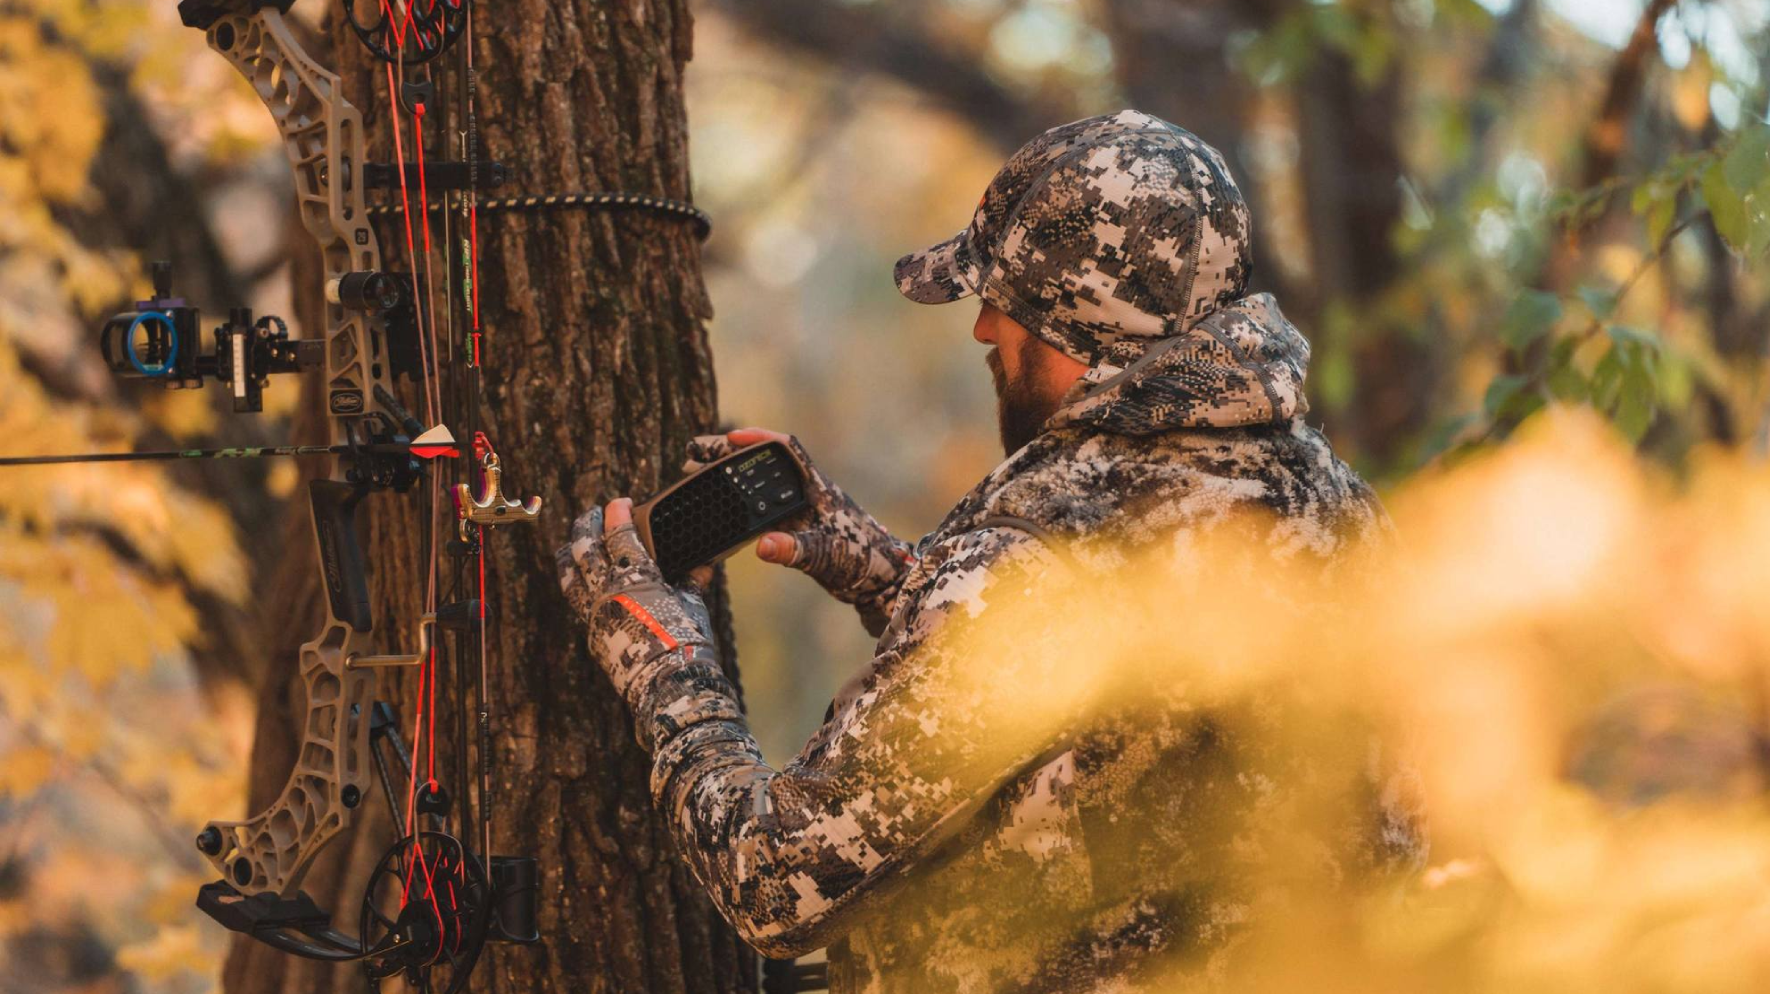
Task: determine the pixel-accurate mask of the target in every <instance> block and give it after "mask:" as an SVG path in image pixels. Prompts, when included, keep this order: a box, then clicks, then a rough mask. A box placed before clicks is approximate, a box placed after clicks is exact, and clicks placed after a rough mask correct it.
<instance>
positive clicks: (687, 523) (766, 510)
mask: <svg viewBox="0 0 1770 994" xmlns="http://www.w3.org/2000/svg"><path fill="white" fill-rule="evenodd" d="M805 507H806V503H805V484H804V481H803V480H802V479H801V478H800V475H799V467H798V464H797V463H795V462H794V461H793V457H792V455H791V454H790V453H789V452H788V451H787V449H786V447H785V446H783V445H781V444H779V443H777V442H767V443H764V444H762V445H759V446H752V447H750V448H747V449H744V450H742V451H740V452H736V453H734V454H732V455H730V456H727V457H725V458H724V459H721V460H720V461H718V462H716V463H713V464H711V465H709V466H706V467H705V468H703V469H702V470H701V471H700V472H698V473H696V474H695V475H694V476H692V477H689V478H688V479H687V480H685V481H683V482H682V483H681V484H680V485H679V486H677V487H676V489H674V490H672V491H670V492H669V493H667V494H665V495H664V496H663V497H662V498H660V499H659V500H658V502H657V504H655V505H654V506H653V507H652V508H651V512H650V519H649V520H650V532H651V543H652V556H653V558H654V559H655V560H656V561H657V564H658V569H659V570H660V571H662V572H663V574H664V579H666V580H668V581H670V582H671V583H676V582H678V581H680V580H681V579H682V578H683V577H684V576H686V575H687V574H688V571H689V570H691V569H694V568H695V567H696V566H700V565H703V564H705V563H710V562H713V561H714V560H716V559H718V558H719V557H720V556H722V555H724V554H726V553H727V552H730V551H731V550H732V549H734V548H736V547H737V546H739V545H741V544H743V543H744V542H746V541H748V540H749V539H751V538H754V537H755V536H757V535H759V534H761V533H762V532H764V531H766V530H768V528H769V527H770V526H772V525H774V524H776V523H778V522H780V521H781V520H782V519H784V518H788V517H791V516H793V515H794V514H797V513H799V512H800V511H802V510H804V509H805Z"/></svg>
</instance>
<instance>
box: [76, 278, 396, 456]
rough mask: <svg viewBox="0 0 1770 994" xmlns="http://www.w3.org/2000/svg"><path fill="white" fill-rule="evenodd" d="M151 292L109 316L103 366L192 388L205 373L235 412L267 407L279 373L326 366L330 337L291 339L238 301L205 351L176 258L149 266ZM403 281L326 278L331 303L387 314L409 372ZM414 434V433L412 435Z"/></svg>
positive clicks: (392, 346) (276, 322) (102, 337)
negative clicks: (177, 288) (179, 290)
mask: <svg viewBox="0 0 1770 994" xmlns="http://www.w3.org/2000/svg"><path fill="white" fill-rule="evenodd" d="M152 272H153V280H154V295H153V297H151V298H150V299H148V300H138V301H136V302H135V309H134V310H132V311H123V312H121V313H118V314H113V315H111V318H110V320H108V321H106V322H105V323H104V327H103V328H102V329H101V330H100V331H99V334H98V347H99V351H100V352H101V353H102V354H103V356H104V361H105V365H107V366H109V367H110V369H111V372H112V373H114V374H116V375H117V376H118V377H119V378H122V379H128V380H137V379H145V380H153V381H156V382H158V383H160V384H162V385H163V386H165V388H166V389H168V390H193V389H198V388H201V387H202V386H203V382H204V379H205V378H209V379H214V380H217V381H219V382H220V383H222V384H225V385H226V386H227V387H228V389H229V392H230V393H231V394H232V396H233V403H234V413H236V414H257V413H259V412H260V411H263V410H264V388H265V387H266V386H267V385H269V383H270V378H271V377H272V376H273V375H276V374H279V373H299V372H302V371H303V370H308V369H318V368H320V367H321V366H323V365H325V358H326V356H325V349H326V345H325V342H323V341H321V340H320V339H292V338H290V337H289V327H288V325H287V324H285V323H284V322H283V319H282V318H280V317H278V316H276V315H274V314H266V315H264V316H263V317H261V318H259V319H258V320H257V321H253V320H252V310H251V308H247V307H235V308H233V309H232V310H230V311H228V316H227V321H226V322H225V323H223V324H220V325H217V326H216V328H215V332H214V341H215V345H214V349H213V350H212V351H210V352H209V353H207V354H205V353H204V351H203V329H202V312H201V311H199V310H198V309H197V308H195V307H192V306H191V305H190V304H189V303H188V302H187V301H186V300H185V299H184V298H183V297H180V296H177V295H175V294H174V293H173V292H172V264H171V263H170V262H156V263H154V264H153V267H152ZM401 286H402V284H401V282H400V281H399V279H398V278H396V276H395V275H394V274H390V273H380V272H355V273H345V274H344V275H342V276H339V277H335V278H333V279H331V280H328V281H327V282H326V301H327V303H331V304H336V305H338V306H340V307H344V308H346V309H348V310H353V311H361V312H364V313H367V314H374V315H379V316H381V317H383V319H384V320H385V321H386V322H387V331H388V336H387V337H388V347H389V350H390V359H391V361H392V364H393V367H394V372H395V373H396V374H398V373H409V372H410V367H411V366H412V364H413V362H414V359H413V358H412V356H411V355H410V352H411V347H410V342H411V339H412V336H413V335H415V334H416V331H415V322H414V320H413V313H412V308H411V306H410V304H409V303H408V302H407V300H406V294H405V293H403V292H402V290H401ZM414 434H415V433H414Z"/></svg>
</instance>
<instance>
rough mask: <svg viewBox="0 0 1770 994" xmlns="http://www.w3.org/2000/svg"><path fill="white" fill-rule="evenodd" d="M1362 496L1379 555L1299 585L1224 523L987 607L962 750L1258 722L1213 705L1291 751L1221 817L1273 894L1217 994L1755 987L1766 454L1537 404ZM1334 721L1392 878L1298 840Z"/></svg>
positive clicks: (1316, 813)
mask: <svg viewBox="0 0 1770 994" xmlns="http://www.w3.org/2000/svg"><path fill="white" fill-rule="evenodd" d="M1391 507H1392V510H1393V512H1394V517H1395V521H1396V525H1397V534H1398V538H1397V541H1396V542H1395V545H1394V548H1392V549H1389V550H1385V551H1384V552H1383V553H1382V554H1381V555H1379V556H1377V557H1375V558H1374V559H1373V560H1371V561H1370V562H1368V563H1364V564H1361V569H1360V570H1358V571H1355V572H1345V571H1342V572H1341V573H1340V574H1337V575H1336V576H1335V577H1333V578H1332V579H1331V580H1330V581H1329V582H1328V583H1327V585H1326V586H1323V584H1322V581H1321V580H1320V578H1319V576H1318V575H1317V574H1314V573H1310V572H1301V571H1297V572H1293V571H1287V570H1284V569H1278V568H1275V567H1273V566H1272V565H1271V564H1270V563H1268V562H1265V561H1264V559H1263V557H1264V555H1265V553H1264V552H1263V551H1262V550H1260V549H1259V548H1255V549H1251V550H1250V549H1249V548H1248V547H1247V546H1245V545H1244V544H1242V542H1243V540H1242V537H1241V536H1242V535H1243V534H1244V532H1243V530H1242V529H1240V528H1237V527H1226V528H1224V529H1221V530H1220V531H1219V533H1218V534H1219V535H1220V536H1222V537H1221V538H1214V539H1208V540H1196V539H1194V540H1188V541H1186V542H1183V543H1176V544H1171V545H1162V546H1160V547H1156V548H1148V549H1142V550H1138V553H1137V554H1136V555H1135V556H1133V557H1130V558H1128V559H1126V561H1125V564H1124V566H1123V567H1122V568H1121V569H1120V570H1119V571H1118V572H1117V573H1116V574H1115V575H1113V577H1112V579H1111V581H1110V582H1105V583H1102V582H1099V581H1097V580H1096V581H1090V582H1092V583H1093V586H1092V587H1091V588H1089V587H1083V588H1080V589H1077V588H1075V587H1073V586H1070V585H1067V584H1066V585H1062V586H1059V587H1052V588H1041V589H1039V590H1036V591H1035V592H1034V593H1033V594H1031V595H1030V596H1029V597H1028V598H1027V599H1026V601H1025V602H1023V603H1011V605H1010V606H1009V607H1008V608H1007V609H1006V610H1004V611H999V610H998V609H997V606H998V605H997V604H996V603H995V602H993V601H992V607H991V610H990V611H989V612H985V613H984V614H983V615H981V616H980V618H979V621H978V622H977V623H976V626H975V630H973V631H971V632H968V633H967V637H969V638H975V639H976V640H977V641H978V644H979V646H980V647H981V646H991V645H993V646H999V645H1005V644H1013V645H1015V646H1016V652H1015V653H1014V654H1008V655H1014V656H1017V657H1019V658H1016V659H1013V660H1007V661H1003V656H1004V654H1003V653H999V652H995V653H987V652H982V651H981V649H980V651H979V655H978V656H977V657H976V658H980V659H991V660H992V664H991V665H990V666H984V667H979V668H978V669H977V671H976V676H977V678H978V679H979V680H981V681H983V685H981V686H978V687H972V688H970V690H969V691H968V694H967V695H966V696H969V695H970V694H975V695H979V696H982V697H983V698H985V699H990V698H992V697H993V698H994V699H995V704H994V705H993V706H995V707H999V708H1000V709H1002V713H1004V714H1012V715H1014V716H1015V718H1016V719H1017V721H1016V723H1015V725H1014V727H1012V728H1010V729H1006V730H1005V731H1004V733H1003V735H1002V737H1001V741H999V742H992V743H991V744H990V745H991V748H1000V749H1002V750H1003V753H1004V755H1007V754H1013V753H1015V752H1016V751H1017V750H1022V749H1026V748H1029V747H1030V746H1031V745H1033V744H1035V743H1036V742H1038V741H1041V740H1046V739H1048V737H1049V736H1050V735H1052V734H1053V733H1054V731H1055V730H1057V729H1060V728H1063V727H1069V724H1070V723H1072V722H1076V721H1077V720H1078V718H1077V709H1078V707H1080V709H1081V711H1082V712H1083V713H1084V714H1085V715H1088V716H1092V718H1106V719H1109V720H1110V719H1112V718H1113V716H1114V715H1125V714H1130V713H1134V711H1135V708H1136V706H1141V705H1142V704H1144V703H1146V702H1148V701H1152V700H1161V699H1173V700H1179V701H1184V702H1185V705H1184V706H1185V707H1186V708H1188V709H1193V708H1196V709H1198V711H1199V713H1201V714H1203V713H1212V714H1218V715H1236V714H1243V713H1263V714H1267V715H1269V716H1270V715H1282V720H1281V721H1280V722H1279V723H1278V729H1277V731H1276V732H1275V731H1273V730H1271V729H1270V728H1266V729H1262V728H1261V727H1260V726H1258V725H1257V724H1256V725H1253V726H1249V725H1245V724H1244V725H1231V726H1229V727H1236V728H1238V729H1240V731H1239V732H1237V734H1256V735H1265V736H1268V737H1271V736H1276V738H1277V740H1278V741H1274V742H1272V743H1271V744H1270V748H1272V749H1276V750H1279V751H1280V752H1281V753H1282V754H1284V755H1297V756H1306V757H1309V764H1308V765H1307V767H1299V769H1305V768H1306V769H1307V770H1308V771H1309V772H1308V774H1307V776H1305V777H1304V778H1303V779H1299V780H1297V781H1295V782H1288V783H1275V784H1274V785H1273V787H1272V789H1273V791H1274V794H1275V796H1284V795H1286V794H1287V793H1289V794H1294V795H1295V796H1296V797H1297V798H1298V800H1297V802H1296V803H1295V804H1294V805H1289V806H1285V807H1279V808H1274V809H1272V810H1265V809H1262V812H1261V817H1260V818H1259V819H1256V822H1257V823H1254V824H1247V825H1240V826H1238V828H1237V831H1238V833H1239V834H1240V835H1241V836H1242V837H1243V838H1245V840H1246V842H1247V844H1248V845H1250V846H1257V847H1259V848H1258V849H1257V850H1256V851H1260V852H1264V853H1268V854H1269V857H1268V858H1267V859H1265V861H1264V864H1263V865H1264V867H1265V869H1263V870H1262V871H1261V872H1262V873H1263V874H1265V875H1266V877H1265V878H1264V879H1262V880H1261V881H1255V882H1254V884H1255V885H1256V891H1258V890H1259V888H1266V889H1267V890H1268V891H1269V892H1271V893H1282V894H1283V895H1284V896H1283V898H1282V899H1281V900H1274V901H1273V903H1272V904H1271V906H1270V907H1268V906H1267V905H1265V904H1261V903H1259V902H1256V907H1257V908H1258V910H1257V912H1255V913H1252V914H1250V925H1249V931H1248V934H1247V935H1246V936H1245V937H1244V938H1243V939H1241V940H1238V941H1240V942H1242V943H1245V948H1240V949H1239V951H1238V952H1237V954H1236V955H1235V958H1234V962H1235V963H1236V964H1237V965H1236V966H1235V968H1234V970H1233V971H1232V973H1231V977H1232V978H1233V980H1234V983H1233V984H1232V987H1231V989H1235V990H1239V991H1272V992H1275V994H1276V992H1281V991H1295V990H1299V989H1311V990H1346V991H1368V990H1417V991H1434V992H1454V991H1468V992H1483V994H1485V992H1492V994H1500V992H1505V994H1518V992H1534V991H1543V992H1551V991H1554V992H1564V991H1604V992H1607V994H1632V992H1639V994H1650V992H1651V994H1665V992H1690V994H1699V992H1700V994H1731V992H1735V991H1737V992H1741V994H1743V992H1746V991H1754V990H1761V989H1762V987H1761V981H1762V979H1763V978H1764V977H1767V976H1770V810H1767V809H1766V807H1765V804H1764V787H1765V782H1764V777H1763V771H1762V768H1761V766H1760V765H1759V764H1760V762H1761V760H1760V759H1759V757H1758V756H1757V754H1756V751H1755V750H1754V749H1752V748H1751V747H1750V743H1751V742H1753V741H1761V739H1759V738H1756V737H1757V736H1761V734H1762V728H1761V727H1758V728H1754V727H1753V725H1754V722H1761V721H1762V720H1763V713H1764V712H1763V707H1764V704H1765V701H1766V690H1767V689H1770V679H1767V678H1770V612H1767V611H1764V610H1763V609H1762V598H1763V595H1764V592H1765V591H1766V590H1770V577H1767V576H1766V570H1767V569H1770V567H1767V566H1766V563H1770V468H1766V467H1765V466H1763V465H1762V464H1757V463H1747V462H1744V461H1742V460H1740V459H1738V458H1736V457H1734V456H1731V455H1727V454H1723V453H1719V452H1715V453H1708V454H1705V456H1704V457H1703V458H1702V459H1701V460H1699V461H1698V464H1697V466H1696V467H1695V469H1694V470H1693V475H1692V477H1691V478H1690V480H1689V481H1688V482H1687V483H1684V484H1680V483H1679V482H1678V481H1674V480H1673V479H1672V478H1670V477H1669V476H1668V475H1667V474H1665V473H1664V472H1662V471H1659V470H1656V469H1652V468H1649V467H1648V466H1646V465H1645V464H1643V463H1642V462H1641V461H1639V460H1638V459H1636V458H1635V457H1634V455H1633V453H1632V452H1631V450H1630V448H1629V446H1628V445H1627V444H1626V442H1625V441H1624V440H1623V439H1621V438H1620V437H1618V436H1617V434H1616V433H1615V431H1614V430H1613V429H1611V428H1610V427H1609V426H1608V425H1607V424H1606V423H1604V422H1603V421H1602V420H1601V419H1600V418H1598V417H1597V416H1596V415H1593V414H1591V413H1590V412H1584V413H1581V412H1578V411H1575V410H1571V409H1558V408H1557V409H1551V410H1550V411H1548V412H1547V413H1545V414H1543V415H1540V416H1538V417H1537V418H1536V419H1534V420H1533V421H1531V422H1529V423H1527V425H1526V426H1525V429H1524V430H1523V431H1522V432H1521V434H1520V436H1519V438H1518V440H1517V441H1516V442H1515V443H1514V444H1511V445H1509V446H1506V447H1504V448H1501V449H1498V450H1495V451H1492V452H1490V453H1488V454H1486V455H1483V456H1480V457H1477V458H1473V459H1471V460H1469V461H1468V462H1466V463H1464V464H1462V465H1459V466H1457V467H1455V468H1452V469H1448V470H1443V471H1438V472H1434V473H1431V474H1428V475H1426V476H1424V477H1422V478H1420V479H1419V480H1417V481H1415V482H1413V483H1410V484H1408V485H1406V486H1405V487H1403V488H1402V489H1401V490H1400V491H1399V492H1397V493H1396V494H1394V495H1393V496H1392V498H1391ZM1077 551H1078V553H1079V554H1081V555H1083V556H1084V557H1086V556H1098V555H1099V553H1098V552H1091V551H1089V550H1087V549H1086V548H1085V547H1083V548H1079V549H1078V550H1077ZM1090 575H1092V574H1090ZM1053 598H1055V599H1053ZM1049 618H1058V619H1065V620H1063V621H1061V622H1060V623H1059V624H1058V625H1057V626H1056V630H1053V629H1052V626H1051V625H1049V624H1048V623H1046V622H1045V621H1044V619H1049ZM1087 618H1111V619H1134V622H1133V623H1129V624H1112V625H1078V624H1076V619H1087ZM1064 629H1069V631H1064ZM1075 629H1082V630H1081V631H1076V630H1075ZM1034 633H1042V635H1043V637H1042V638H1041V640H1039V641H1037V642H1030V641H1029V635H1032V634H1034ZM996 661H1002V662H1000V664H999V665H998V664H997V662H996ZM1004 668H1006V669H1007V670H1008V672H1004ZM1030 687H1036V688H1037V690H1036V691H1031V690H1029V688H1030ZM1643 688H1646V689H1647V690H1649V691H1650V692H1648V693H1643ZM1080 720H1083V721H1086V720H1090V719H1088V718H1084V719H1080ZM1120 720H1127V719H1123V718H1121V719H1120ZM1227 720H1230V721H1233V719H1227ZM1361 728H1366V729H1373V730H1376V731H1378V732H1380V733H1381V734H1380V738H1381V739H1382V740H1384V741H1386V742H1387V743H1388V744H1387V746H1386V747H1385V748H1384V749H1383V750H1382V754H1383V755H1387V756H1391V757H1395V756H1400V757H1404V758H1405V763H1404V765H1405V767H1406V768H1407V769H1408V770H1410V771H1411V774H1410V780H1411V779H1414V778H1417V789H1418V793H1419V796H1420V798H1421V799H1422V800H1423V802H1424V803H1423V810H1424V811H1425V813H1426V823H1427V827H1428V834H1429V841H1430V843H1431V847H1432V848H1431V851H1432V854H1433V855H1432V860H1433V864H1434V865H1433V866H1431V867H1430V868H1429V869H1428V870H1427V871H1426V872H1425V873H1424V874H1422V875H1421V876H1420V878H1419V879H1417V880H1412V881H1408V882H1406V883H1405V885H1404V886H1402V887H1401V889H1400V891H1399V892H1398V891H1397V890H1396V889H1395V882H1394V881H1392V880H1383V881H1378V882H1377V883H1376V884H1375V885H1374V887H1373V889H1370V890H1367V891H1363V892H1360V891H1359V889H1358V888H1356V887H1351V888H1349V887H1348V885H1347V882H1346V880H1345V879H1344V878H1343V877H1342V876H1341V875H1340V873H1339V872H1338V871H1331V870H1328V871H1327V872H1324V868H1326V867H1331V865H1332V863H1331V861H1327V862H1323V860H1322V858H1321V851H1320V850H1318V849H1317V848H1314V847H1313V844H1312V843H1310V842H1309V838H1310V836H1311V835H1312V832H1313V826H1317V825H1322V824H1326V823H1327V821H1326V817H1327V814H1326V813H1327V812H1330V811H1332V810H1335V806H1336V805H1340V804H1346V803H1351V801H1353V800H1354V799H1355V797H1354V794H1355V792H1357V791H1359V790H1361V789H1365V788H1361V787H1360V786H1359V785H1360V783H1361V782H1363V781H1361V774H1363V773H1364V771H1366V770H1368V769H1369V764H1370V762H1371V759H1370V757H1371V755H1372V753H1371V752H1369V750H1368V749H1367V748H1366V747H1365V746H1364V745H1361V741H1362V740H1361V739H1360V738H1359V734H1358V729H1361ZM1261 748H1262V749H1263V750H1264V749H1266V748H1268V747H1267V746H1266V745H1262V747H1261ZM1035 752H1036V750H1035ZM1287 812H1288V813H1287ZM1090 857H1091V858H1094V859H1111V858H1113V857H1112V855H1111V854H1096V853H1091V854H1090ZM1324 978H1326V979H1324ZM1189 983H1191V981H1186V980H1182V979H1179V978H1177V979H1176V980H1175V981H1174V984H1175V987H1174V989H1177V990H1178V989H1190V988H1189V987H1188V986H1187V984H1189Z"/></svg>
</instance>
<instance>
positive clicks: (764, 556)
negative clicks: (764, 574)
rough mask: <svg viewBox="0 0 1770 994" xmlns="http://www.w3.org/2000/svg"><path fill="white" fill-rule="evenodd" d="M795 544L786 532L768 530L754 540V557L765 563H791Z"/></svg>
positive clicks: (784, 564) (783, 564) (796, 550)
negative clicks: (758, 538)
mask: <svg viewBox="0 0 1770 994" xmlns="http://www.w3.org/2000/svg"><path fill="white" fill-rule="evenodd" d="M797 544H798V543H796V542H794V541H793V536H791V535H788V534H787V533H786V532H769V533H768V534H766V535H764V536H762V538H761V539H760V540H758V541H757V542H756V557H757V558H758V559H761V560H762V561H763V562H766V563H778V564H780V565H782V566H787V565H791V564H792V562H793V557H794V555H795V554H796V553H797V552H798V549H797Z"/></svg>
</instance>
